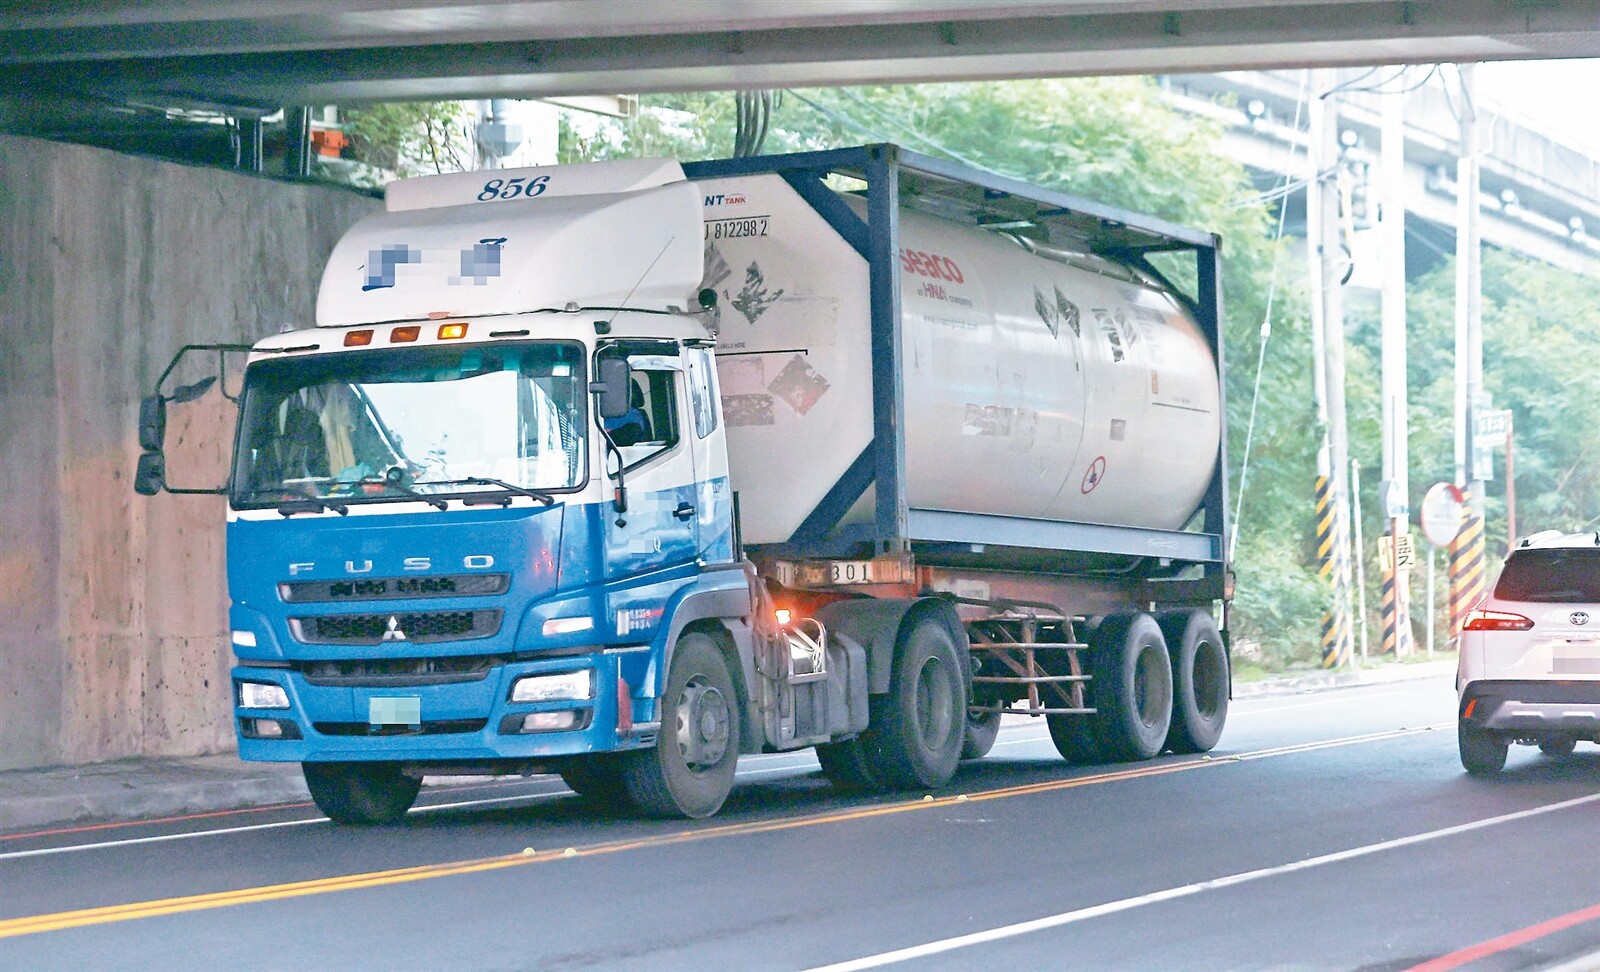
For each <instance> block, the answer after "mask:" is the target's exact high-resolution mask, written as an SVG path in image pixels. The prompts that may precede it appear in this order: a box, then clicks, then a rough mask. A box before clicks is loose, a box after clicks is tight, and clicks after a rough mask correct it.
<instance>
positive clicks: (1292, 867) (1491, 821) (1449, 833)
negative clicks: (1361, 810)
mask: <svg viewBox="0 0 1600 972" xmlns="http://www.w3.org/2000/svg"><path fill="white" fill-rule="evenodd" d="M1596 801H1600V793H1591V794H1589V795H1588V796H1583V797H1575V798H1573V799H1571V800H1562V801H1561V802H1559V803H1549V804H1545V805H1544V806H1542V807H1533V808H1531V809H1528V810H1518V811H1516V812H1514V813H1507V814H1502V815H1500V816H1498V817H1486V818H1484V819H1482V820H1474V821H1471V822H1470V823H1464V824H1456V825H1455V826H1453V827H1444V828H1441V829H1439V830H1430V831H1428V832H1427V833H1422V834H1412V835H1411V836H1409V837H1397V838H1395V839H1393V840H1385V841H1380V842H1379V843H1376V844H1367V845H1365V846H1363V847H1352V848H1350V849H1349V850H1342V851H1336V852H1334V853H1332V854H1323V855H1321V856H1319V857H1308V858H1306V859H1305V860H1301V861H1293V862H1291V863H1288V864H1279V865H1277V866H1275V867H1263V868H1258V869H1256V870H1254V871H1242V872H1240V873H1238V874H1229V875H1227V876H1226V877H1220V878H1213V879H1211V880H1209V881H1199V882H1196V883H1194V884H1185V885H1183V886H1182V887H1177V888H1168V889H1167V890H1165V891H1155V892H1152V893H1150V894H1141V895H1139V896H1137V897H1133V898H1123V899H1122V900H1121V901H1109V902H1106V903H1105V904H1099V905H1094V906H1092V907H1088V908H1079V909H1077V910H1076V911H1064V912H1062V913H1060V914H1056V915H1050V916H1048V917H1046V918H1035V919H1033V920H1032V921H1021V922H1017V923H1016V924H1014V925H1002V926H1000V927H999V928H991V929H989V930H988V931H981V932H973V933H972V934H970V935H958V936H956V937H954V938H945V939H941V940H939V941H934V942H928V943H927V944H924V945H913V946H911V947H910V948H901V949H896V950H894V951H892V952H880V953H879V954H877V955H867V956H863V957H862V958H858V959H851V960H849V961H847V962H836V963H834V964H832V965H821V966H817V967H816V968H813V969H809V970H807V972H856V970H859V969H876V968H880V967H882V966H885V965H892V964H894V963H896V962H907V961H910V960H911V959H917V958H925V957H927V956H929V955H939V954H941V953H944V952H953V951H955V950H956V949H960V948H967V947H969V946H972V945H981V944H984V943H987V942H995V941H1000V940H1002V939H1007V938H1016V937H1018V936H1020V935H1027V934H1031V933H1032V932H1036V931H1044V930H1045V929H1047V928H1059V927H1060V926H1062V925H1071V924H1075V923H1077V922H1080V921H1087V920H1089V919H1090V918H1099V917H1101V916H1102V915H1112V914H1116V913H1117V912H1120V911H1129V910H1131V909H1134V908H1140V907H1143V906H1144V905H1150V904H1159V903H1160V902H1163V901H1172V900H1174V899H1176V898H1186V897H1189V896H1190V895H1195V894H1199V893H1200V892H1202V891H1215V890H1217V889H1219V888H1229V887H1233V886H1234V885H1236V884H1244V883H1246V882H1248V881H1258V880H1260V879H1262V878H1269V877H1276V876H1277V875H1279V874H1290V873H1293V872H1295V871H1304V870H1307V869H1309V868H1313V867H1321V866H1323V865H1324V864H1337V863H1339V862H1341V861H1348V860H1353V859H1355V858H1358V857H1366V856H1368V855H1371V854H1378V853H1382V852H1383V851H1389V850H1396V849H1398V848H1401V847H1410V846H1412V845H1413V844H1421V843H1425V842H1427V841H1431V840H1439V839H1441V838H1445V837H1454V836H1456V835H1458V834H1465V833H1470V832H1471V831H1474V830H1482V829H1483V828H1485V827H1494V826H1497V825H1499V824H1503V823H1512V822H1514V821H1517V820H1526V819H1528V818H1530V817H1537V816H1541V815H1543V814H1547V813H1554V812H1556V811H1558V810H1568V809H1571V808H1572V807H1577V806H1582V805H1584V804H1586V803H1594V802H1596Z"/></svg>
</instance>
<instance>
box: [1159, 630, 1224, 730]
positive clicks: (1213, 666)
mask: <svg viewBox="0 0 1600 972" xmlns="http://www.w3.org/2000/svg"><path fill="white" fill-rule="evenodd" d="M1159 623H1160V625H1161V634H1162V635H1163V637H1165V639H1166V642H1167V650H1168V651H1169V652H1170V653H1171V655H1172V727H1171V728H1170V729H1168V730H1167V741H1166V748H1167V749H1170V750H1172V751H1173V752H1175V753H1206V752H1210V751H1211V750H1212V748H1213V747H1215V746H1216V745H1217V740H1219V739H1221V738H1222V729H1223V726H1224V725H1226V723H1227V721H1228V680H1229V679H1228V651H1227V649H1226V648H1225V647H1223V644H1222V633H1221V632H1219V631H1218V630H1217V623H1216V622H1215V621H1213V620H1212V619H1211V615H1209V614H1207V613H1206V612H1204V611H1172V612H1169V613H1166V614H1163V615H1161V617H1160V619H1159Z"/></svg>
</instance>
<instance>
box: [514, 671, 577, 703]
mask: <svg viewBox="0 0 1600 972" xmlns="http://www.w3.org/2000/svg"><path fill="white" fill-rule="evenodd" d="M592 698H594V678H593V676H592V675H591V674H590V673H589V670H588V669H584V670H583V671H579V672H562V673H561V674H559V675H529V676H528V677H527V678H519V679H517V682H516V684H515V685H513V686H511V701H513V702H569V701H577V700H581V699H592Z"/></svg>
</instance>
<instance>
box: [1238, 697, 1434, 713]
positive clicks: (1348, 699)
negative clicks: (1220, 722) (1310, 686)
mask: <svg viewBox="0 0 1600 972" xmlns="http://www.w3.org/2000/svg"><path fill="white" fill-rule="evenodd" d="M1410 694H1411V693H1409V692H1372V693H1370V694H1367V695H1351V696H1347V697H1344V698H1338V699H1318V700H1317V701H1315V702H1301V703H1298V704H1296V705H1275V706H1273V707H1271V708H1269V709H1241V708H1238V705H1237V703H1235V704H1234V705H1233V706H1230V707H1229V708H1228V715H1230V716H1236V715H1260V714H1262V713H1263V712H1292V711H1293V710H1295V709H1309V708H1311V707H1312V706H1316V705H1339V704H1342V703H1347V702H1365V701H1366V700H1368V699H1384V698H1389V697H1390V696H1394V695H1410Z"/></svg>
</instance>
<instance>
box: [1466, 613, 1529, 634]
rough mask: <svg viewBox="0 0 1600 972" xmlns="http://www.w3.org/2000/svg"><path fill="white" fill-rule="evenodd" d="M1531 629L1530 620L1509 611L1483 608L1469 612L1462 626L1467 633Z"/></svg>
mask: <svg viewBox="0 0 1600 972" xmlns="http://www.w3.org/2000/svg"><path fill="white" fill-rule="evenodd" d="M1532 627H1533V619H1532V618H1525V617H1523V616H1522V615H1520V614H1512V613H1511V612H1510V611H1486V610H1484V609H1483V608H1479V609H1477V610H1476V611H1469V612H1468V613H1467V620H1466V622H1465V623H1463V624H1462V628H1463V629H1464V630H1467V631H1527V630H1528V629H1530V628H1532Z"/></svg>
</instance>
